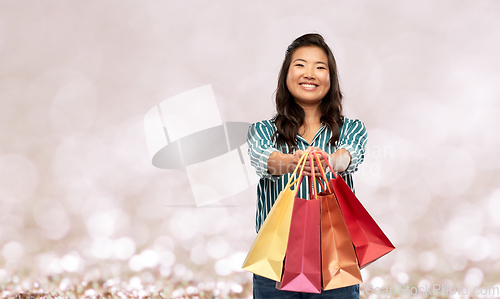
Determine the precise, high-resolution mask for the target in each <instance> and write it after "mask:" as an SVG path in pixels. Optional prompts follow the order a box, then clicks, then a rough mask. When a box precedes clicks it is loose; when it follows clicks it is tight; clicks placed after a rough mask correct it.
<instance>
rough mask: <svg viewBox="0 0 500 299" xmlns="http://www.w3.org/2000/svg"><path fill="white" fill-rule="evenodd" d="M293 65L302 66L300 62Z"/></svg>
mask: <svg viewBox="0 0 500 299" xmlns="http://www.w3.org/2000/svg"><path fill="white" fill-rule="evenodd" d="M295 66H304V65H303V64H302V63H297V64H296V65H295Z"/></svg>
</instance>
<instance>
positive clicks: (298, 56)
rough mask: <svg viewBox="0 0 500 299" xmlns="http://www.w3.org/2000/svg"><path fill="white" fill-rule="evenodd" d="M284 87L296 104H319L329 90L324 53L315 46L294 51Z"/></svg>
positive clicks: (326, 62) (328, 74) (328, 76)
mask: <svg viewBox="0 0 500 299" xmlns="http://www.w3.org/2000/svg"><path fill="white" fill-rule="evenodd" d="M286 86H287V87H288V90H289V91H290V93H291V94H292V96H293V98H294V99H295V102H296V103H297V104H299V105H301V106H304V105H306V106H308V105H317V104H319V103H320V102H321V100H322V99H323V98H324V97H325V95H326V94H327V93H328V91H329V90H330V71H329V69H328V57H327V56H326V53H325V51H323V49H321V48H319V47H316V46H308V47H301V48H298V49H297V50H295V52H294V53H293V54H292V62H291V63H290V67H289V69H288V75H287V77H286Z"/></svg>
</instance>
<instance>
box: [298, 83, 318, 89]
mask: <svg viewBox="0 0 500 299" xmlns="http://www.w3.org/2000/svg"><path fill="white" fill-rule="evenodd" d="M300 85H302V86H304V87H310V88H314V87H316V85H314V84H304V83H302V84H300Z"/></svg>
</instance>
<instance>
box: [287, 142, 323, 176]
mask: <svg viewBox="0 0 500 299" xmlns="http://www.w3.org/2000/svg"><path fill="white" fill-rule="evenodd" d="M307 152H317V153H323V154H325V155H326V157H328V154H327V153H326V152H325V151H323V150H322V149H320V148H318V147H313V146H310V147H308V148H307V149H306V150H305V151H303V150H297V151H296V152H295V153H294V154H293V159H292V165H293V169H295V168H296V167H297V164H298V163H299V160H300V158H302V156H303V155H304V154H306V153H307ZM318 158H319V160H320V162H321V165H322V166H323V170H325V171H326V169H327V167H328V161H326V160H325V157H324V156H323V155H318ZM311 159H314V172H315V173H316V174H318V175H320V173H321V172H320V170H319V166H318V163H317V161H316V159H315V158H314V157H311ZM311 159H309V158H308V159H307V160H306V162H305V166H304V172H303V173H304V175H306V176H311V175H312V171H311ZM299 171H300V170H299Z"/></svg>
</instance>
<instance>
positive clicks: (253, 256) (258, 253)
mask: <svg viewBox="0 0 500 299" xmlns="http://www.w3.org/2000/svg"><path fill="white" fill-rule="evenodd" d="M309 155H310V154H309V153H307V154H304V155H303V156H302V157H301V158H300V160H299V163H298V164H297V167H296V168H295V170H294V172H293V174H292V176H291V177H290V179H289V180H288V183H287V185H286V186H285V188H284V189H283V191H281V193H280V194H279V195H278V198H277V199H276V201H275V202H274V205H273V207H272V208H271V211H269V214H268V215H267V217H266V220H265V221H264V223H263V224H262V226H261V228H260V230H259V233H258V234H257V237H255V240H254V242H253V244H252V247H251V248H250V251H249V252H248V255H247V258H246V259H245V262H244V263H243V266H242V268H243V269H245V270H247V271H250V272H252V273H255V274H257V275H260V276H263V277H266V278H269V279H272V280H275V281H281V274H282V271H283V260H284V258H285V253H286V247H287V243H288V234H289V232H290V221H291V218H292V209H293V201H294V198H295V196H296V194H297V190H298V187H299V186H296V184H297V181H298V178H296V179H295V180H293V178H295V176H296V174H297V170H298V169H299V168H300V174H299V178H300V176H301V175H302V171H303V170H304V166H305V163H306V161H307V157H308V156H309ZM292 186H295V188H294V190H292V189H291V188H292Z"/></svg>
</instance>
